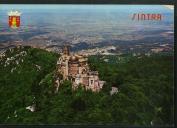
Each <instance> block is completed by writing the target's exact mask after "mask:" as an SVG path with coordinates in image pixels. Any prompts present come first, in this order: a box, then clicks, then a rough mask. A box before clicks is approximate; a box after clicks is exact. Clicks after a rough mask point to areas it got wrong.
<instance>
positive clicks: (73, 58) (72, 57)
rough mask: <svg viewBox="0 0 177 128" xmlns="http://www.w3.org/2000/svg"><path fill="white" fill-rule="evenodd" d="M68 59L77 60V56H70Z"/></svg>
mask: <svg viewBox="0 0 177 128" xmlns="http://www.w3.org/2000/svg"><path fill="white" fill-rule="evenodd" d="M70 61H78V58H77V57H76V56H71V57H70Z"/></svg>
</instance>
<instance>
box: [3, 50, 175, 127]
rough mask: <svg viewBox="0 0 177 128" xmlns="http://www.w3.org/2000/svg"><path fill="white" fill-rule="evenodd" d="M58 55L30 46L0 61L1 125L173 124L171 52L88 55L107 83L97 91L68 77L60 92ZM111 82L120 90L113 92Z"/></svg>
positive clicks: (90, 63) (13, 51) (10, 53)
mask: <svg viewBox="0 0 177 128" xmlns="http://www.w3.org/2000/svg"><path fill="white" fill-rule="evenodd" d="M58 57H59V55H57V54H55V53H50V52H47V51H44V50H40V49H35V48H30V47H25V48H15V49H14V50H11V51H10V50H8V51H7V52H6V57H4V58H3V59H1V61H0V97H1V99H0V104H1V106H0V113H1V115H0V123H3V124H4V123H5V124H71V123H76V124H80V123H81V124H93V123H94V124H111V123H114V124H118V125H142V126H146V125H172V124H173V123H174V120H173V112H174V106H173V90H174V86H173V56H172V55H170V54H165V55H162V54H158V55H152V56H150V57H147V56H143V57H142V58H137V57H127V56H124V57H122V58H123V59H122V58H121V59H120V58H119V57H117V56H90V57H89V65H90V68H91V69H92V70H98V71H99V76H100V79H102V80H105V81H106V84H105V85H104V86H103V89H102V91H101V92H99V93H93V92H91V91H85V90H84V89H83V88H82V87H79V88H78V89H77V90H75V91H72V89H71V82H70V81H64V83H63V84H62V85H61V87H60V88H59V92H58V93H54V87H53V76H54V73H55V67H56V62H57V59H58ZM7 58H9V59H7ZM126 58H128V59H126ZM105 59H107V61H104V60H105ZM7 60H8V61H7ZM111 86H115V87H118V89H119V92H118V93H117V94H114V95H112V96H111V95H110V90H111ZM31 105H35V108H36V111H35V112H31V111H30V110H27V109H26V107H27V106H31Z"/></svg>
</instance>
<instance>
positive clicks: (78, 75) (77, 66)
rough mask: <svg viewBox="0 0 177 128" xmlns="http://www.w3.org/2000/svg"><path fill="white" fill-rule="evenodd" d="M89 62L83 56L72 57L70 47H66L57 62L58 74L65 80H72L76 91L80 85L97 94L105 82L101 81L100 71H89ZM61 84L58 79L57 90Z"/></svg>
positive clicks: (56, 82)
mask: <svg viewBox="0 0 177 128" xmlns="http://www.w3.org/2000/svg"><path fill="white" fill-rule="evenodd" d="M87 60H88V58H87V57H86V56H83V55H78V54H73V55H70V51H69V47H68V46H64V48H63V53H62V54H61V57H60V58H59V60H58V61H57V72H58V73H60V74H62V79H63V80H70V81H71V82H72V88H74V89H75V88H77V87H78V85H82V86H84V88H85V89H86V90H87V89H91V90H92V91H94V92H97V91H99V90H100V89H101V88H102V86H103V84H104V83H105V82H104V81H100V80H99V77H98V71H91V70H90V69H89V66H88V63H87ZM60 82H61V80H60V79H59V78H57V79H56V81H55V85H56V86H57V88H58V87H59V85H60Z"/></svg>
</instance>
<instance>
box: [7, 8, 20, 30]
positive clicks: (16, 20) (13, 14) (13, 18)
mask: <svg viewBox="0 0 177 128" xmlns="http://www.w3.org/2000/svg"><path fill="white" fill-rule="evenodd" d="M20 15H21V13H20V12H19V11H10V12H8V16H9V27H11V28H18V27H20Z"/></svg>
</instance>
